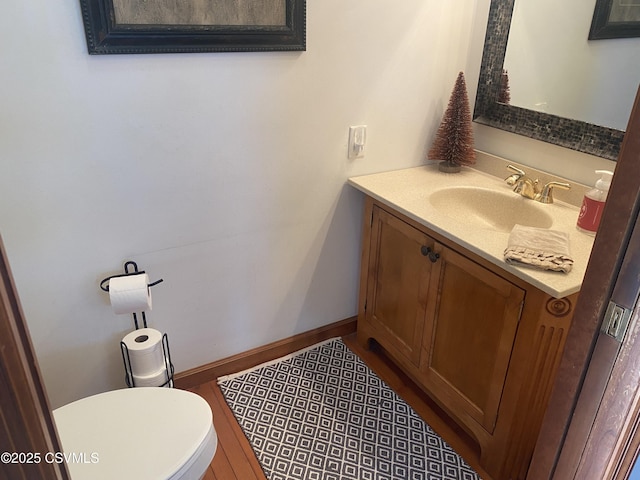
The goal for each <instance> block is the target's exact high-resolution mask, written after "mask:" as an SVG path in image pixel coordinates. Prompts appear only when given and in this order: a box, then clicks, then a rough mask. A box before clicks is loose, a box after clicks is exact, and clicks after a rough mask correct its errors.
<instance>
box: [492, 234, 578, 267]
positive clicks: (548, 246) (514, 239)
mask: <svg viewBox="0 0 640 480" xmlns="http://www.w3.org/2000/svg"><path fill="white" fill-rule="evenodd" d="M504 259H505V261H506V262H507V263H510V264H524V265H529V266H532V267H536V268H541V269H543V270H552V271H556V272H565V273H569V272H570V271H571V267H572V266H573V259H572V258H571V253H570V252H569V235H568V234H567V233H565V232H559V231H557V230H548V229H546V228H535V227H525V226H523V225H515V226H514V227H513V230H511V234H510V235H509V241H508V243H507V248H506V249H505V251H504Z"/></svg>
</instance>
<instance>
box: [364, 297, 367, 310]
mask: <svg viewBox="0 0 640 480" xmlns="http://www.w3.org/2000/svg"><path fill="white" fill-rule="evenodd" d="M364 311H365V312H366V311H367V301H366V300H365V301H364Z"/></svg>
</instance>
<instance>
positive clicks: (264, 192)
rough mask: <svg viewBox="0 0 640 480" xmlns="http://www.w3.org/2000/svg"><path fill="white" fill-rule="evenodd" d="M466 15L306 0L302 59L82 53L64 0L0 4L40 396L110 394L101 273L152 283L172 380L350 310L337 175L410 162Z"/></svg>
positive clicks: (351, 277) (450, 71)
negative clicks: (362, 127) (358, 130)
mask: <svg viewBox="0 0 640 480" xmlns="http://www.w3.org/2000/svg"><path fill="white" fill-rule="evenodd" d="M475 9H476V1H475V0H464V1H459V2H441V1H436V0H427V1H425V0H404V1H402V2H394V1H390V0H351V1H349V2H341V1H336V0H309V1H308V2H307V18H308V21H307V38H308V40H307V51H306V52H304V53H293V52H285V53H239V54H193V55H186V54H182V55H134V56H126V55H125V56H123V55H118V56H97V57H96V56H89V55H88V54H87V53H86V45H85V40H84V31H83V27H82V23H81V17H80V12H79V10H80V9H79V4H78V1H77V0H64V1H59V2H51V1H47V0H34V1H31V2H9V3H8V4H7V5H5V6H4V8H3V14H2V16H0V45H2V47H0V48H1V50H0V85H1V86H2V88H0V105H2V108H0V159H1V161H2V166H3V168H2V175H1V176H0V233H1V234H2V236H3V239H4V242H5V246H6V248H7V251H8V255H9V260H10V262H11V266H12V270H13V274H14V277H15V280H16V283H17V287H18V291H19V294H20V297H21V301H22V305H23V309H24V312H25V315H26V318H27V321H28V326H29V329H30V331H31V336H32V339H33V342H34V345H35V349H36V353H37V356H38V359H39V363H40V367H41V369H42V372H43V375H44V378H45V383H46V387H47V389H48V392H49V396H50V399H51V403H52V406H53V407H57V406H60V405H62V404H64V403H67V402H69V401H72V400H74V399H77V398H80V397H82V396H86V395H89V394H92V393H96V392H100V391H104V390H108V389H112V388H117V387H122V386H124V384H123V369H122V365H121V358H120V351H119V340H120V339H121V338H122V337H123V336H124V335H125V334H126V333H127V332H128V331H130V330H131V329H132V322H131V319H130V317H128V316H119V317H118V316H114V315H113V314H112V312H111V309H110V306H109V304H108V299H107V296H106V294H105V293H103V292H102V291H100V289H99V287H98V284H99V281H100V280H101V279H102V278H104V277H106V276H108V275H110V274H114V273H118V272H119V271H120V270H121V268H122V264H123V262H124V261H125V260H134V261H137V262H138V263H139V265H140V267H141V268H143V269H145V270H147V271H148V272H149V274H150V275H151V277H152V279H157V278H160V277H162V278H164V280H165V281H164V283H162V284H161V285H159V286H157V287H155V288H154V290H153V298H154V309H153V311H152V312H151V313H150V314H149V320H150V323H151V325H152V326H153V327H155V328H158V329H160V330H163V331H166V332H168V334H169V338H170V343H171V349H172V354H173V358H174V363H175V365H176V370H177V371H183V370H186V369H189V368H191V367H195V366H198V365H202V364H205V363H208V362H211V361H215V360H217V359H220V358H223V357H226V356H229V355H232V354H235V353H238V352H242V351H246V350H248V349H251V348H253V347H256V346H259V345H264V344H266V343H269V342H272V341H275V340H278V339H281V338H285V337H288V336H291V335H294V334H297V333H300V332H303V331H307V330H310V329H313V328H316V327H319V326H322V325H325V324H328V323H330V322H334V321H337V320H341V319H343V318H347V317H349V316H352V315H354V314H355V313H356V297H357V283H358V275H357V271H358V263H359V254H358V250H359V240H360V215H361V207H362V202H361V197H360V195H359V194H358V193H356V192H355V191H353V190H352V189H351V188H349V187H347V186H345V180H346V179H347V178H348V177H349V176H351V175H357V174H362V173H368V172H374V171H381V170H390V169H397V168H402V167H408V166H414V165H418V164H420V163H421V162H422V161H423V158H424V155H425V152H426V150H427V149H428V146H429V145H428V144H429V141H430V139H431V138H432V136H433V134H434V132H435V130H436V129H437V126H438V123H439V121H440V118H441V115H442V111H443V109H444V107H445V106H446V102H447V100H448V96H449V94H450V92H451V89H452V88H453V84H454V82H455V78H456V75H457V73H458V71H460V70H463V69H464V68H465V64H466V61H467V58H468V56H469V53H468V50H469V48H470V47H469V46H470V35H471V33H470V32H471V31H472V29H473V27H472V25H473V19H474V15H475ZM475 81H476V79H475V78H473V77H472V78H471V80H470V81H469V83H470V84H473V83H475ZM354 124H366V125H368V145H367V150H366V157H365V158H364V159H360V160H356V161H351V160H348V159H347V156H346V143H347V136H348V127H349V125H354Z"/></svg>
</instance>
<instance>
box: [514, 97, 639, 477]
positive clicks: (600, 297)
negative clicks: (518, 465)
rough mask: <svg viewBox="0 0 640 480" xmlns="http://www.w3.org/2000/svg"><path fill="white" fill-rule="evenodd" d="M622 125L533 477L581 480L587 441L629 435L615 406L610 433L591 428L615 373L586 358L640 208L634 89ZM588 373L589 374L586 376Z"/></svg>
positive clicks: (628, 423)
mask: <svg viewBox="0 0 640 480" xmlns="http://www.w3.org/2000/svg"><path fill="white" fill-rule="evenodd" d="M626 131H627V132H628V133H627V134H626V135H625V138H624V141H623V144H622V149H621V151H620V156H619V159H618V163H617V165H616V172H615V175H614V179H613V181H612V184H611V191H610V193H609V197H608V199H607V203H606V206H605V210H604V213H603V217H602V221H601V224H600V228H599V230H598V235H597V236H596V239H595V242H594V245H593V250H592V253H591V258H590V260H589V265H588V267H587V271H586V274H585V279H584V282H583V284H582V289H581V292H580V297H579V299H578V303H577V305H576V312H575V315H574V322H573V325H572V326H571V330H570V331H569V335H568V337H567V344H566V346H565V351H564V354H563V358H562V361H561V364H560V367H559V369H558V374H557V378H556V382H555V385H554V389H553V391H552V394H551V398H550V401H549V405H548V408H547V412H546V414H545V418H544V420H543V424H542V428H541V431H540V435H539V437H538V441H537V444H536V449H535V451H534V455H533V459H532V462H531V466H530V469H529V474H528V476H527V478H528V479H531V480H539V479H551V478H557V479H558V480H568V479H572V478H580V477H577V476H576V474H578V472H579V468H580V469H582V468H583V467H581V466H580V465H581V462H582V460H583V456H584V455H583V454H584V453H585V452H586V451H587V448H592V447H589V445H591V446H593V445H595V444H598V443H599V442H602V441H603V440H604V436H603V435H609V436H612V435H613V436H614V437H615V438H616V439H618V438H620V437H628V433H629V429H630V428H632V427H633V425H635V423H636V422H635V419H634V418H631V417H630V416H629V415H630V414H633V412H632V411H630V410H629V409H628V408H627V409H626V410H625V408H624V407H622V406H621V405H619V406H618V407H616V408H617V409H619V411H616V412H615V414H616V415H618V416H620V418H621V419H624V422H622V423H619V424H618V427H616V428H617V429H616V430H615V431H614V430H612V429H606V430H608V431H606V432H604V431H603V430H604V429H602V428H601V427H602V426H603V425H601V426H599V427H598V428H593V427H595V426H596V425H597V424H596V420H598V421H600V420H601V418H597V412H598V408H599V406H600V403H601V402H602V400H603V395H607V394H609V395H611V394H612V393H613V392H614V390H615V388H616V385H615V384H616V382H617V381H618V380H619V379H617V380H616V378H615V377H612V378H611V381H609V373H611V368H610V365H609V367H607V366H606V365H603V363H602V360H599V359H598V358H592V356H593V353H594V348H595V345H596V340H597V338H598V333H599V330H600V327H601V324H602V320H603V318H604V314H605V312H606V308H607V304H608V301H609V299H610V297H611V294H612V292H613V288H614V285H615V282H616V279H617V278H618V274H619V272H620V269H621V266H622V264H623V261H624V259H625V255H627V254H632V253H633V251H632V250H633V248H634V246H632V250H630V251H627V247H628V245H629V241H630V238H631V234H632V232H633V229H634V226H635V224H636V222H637V218H638V210H639V208H640V175H639V171H640V89H639V91H638V95H637V96H636V101H635V104H634V108H633V110H632V112H631V117H630V120H629V123H628V126H627V130H626ZM637 309H638V307H637V306H636V309H635V313H634V315H637V314H638V311H637ZM626 343H627V342H625V344H626ZM629 347H630V345H626V346H625V350H624V351H625V352H628V351H629ZM638 354H639V355H640V352H638ZM592 360H593V361H592ZM598 369H600V372H599V373H598ZM589 372H591V380H590V381H589V382H585V380H586V379H587V375H588V374H589ZM617 372H618V370H616V373H617ZM636 413H637V412H636ZM620 429H622V430H620ZM598 454H599V455H600V456H603V457H605V458H607V459H608V460H607V461H609V460H611V459H612V458H613V457H614V452H613V451H610V452H609V453H605V452H604V451H602V450H601V451H599V453H598ZM618 457H619V460H624V461H625V462H627V463H628V461H629V459H628V458H623V457H620V456H618ZM607 468H608V467H607ZM580 471H582V470H580ZM591 473H593V472H591ZM591 478H600V477H597V476H596V477H591Z"/></svg>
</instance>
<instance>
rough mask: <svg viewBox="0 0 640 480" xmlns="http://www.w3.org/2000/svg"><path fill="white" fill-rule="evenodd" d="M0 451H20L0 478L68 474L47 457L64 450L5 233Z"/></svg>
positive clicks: (1, 466) (0, 279) (47, 479)
mask: <svg viewBox="0 0 640 480" xmlns="http://www.w3.org/2000/svg"><path fill="white" fill-rule="evenodd" d="M0 425H1V429H2V430H3V432H6V435H5V434H3V435H1V436H0V437H1V438H0V451H1V452H10V453H16V454H20V453H22V454H27V455H28V456H25V455H23V456H16V457H15V458H14V459H15V460H16V462H15V463H4V462H2V463H0V478H2V479H4V478H7V479H11V480H14V479H25V480H29V479H33V478H38V479H43V480H54V479H55V480H68V479H69V478H70V477H69V473H68V470H67V467H66V465H65V464H64V463H54V462H51V460H50V458H51V457H48V458H49V461H48V460H47V457H46V454H47V453H49V452H51V453H55V452H61V451H62V448H61V447H60V440H59V438H58V435H57V432H56V428H55V424H54V422H53V418H52V415H51V408H50V406H49V400H48V397H47V393H46V391H45V388H44V384H43V382H42V377H41V374H40V369H39V367H38V361H37V359H36V356H35V353H34V350H33V345H32V343H31V337H30V335H29V330H28V329H27V325H26V323H25V319H24V315H23V313H22V307H21V305H20V300H19V298H18V294H17V291H16V288H15V284H14V281H13V276H12V275H11V270H10V268H9V262H8V260H7V255H6V252H5V249H4V245H3V243H2V238H0Z"/></svg>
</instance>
